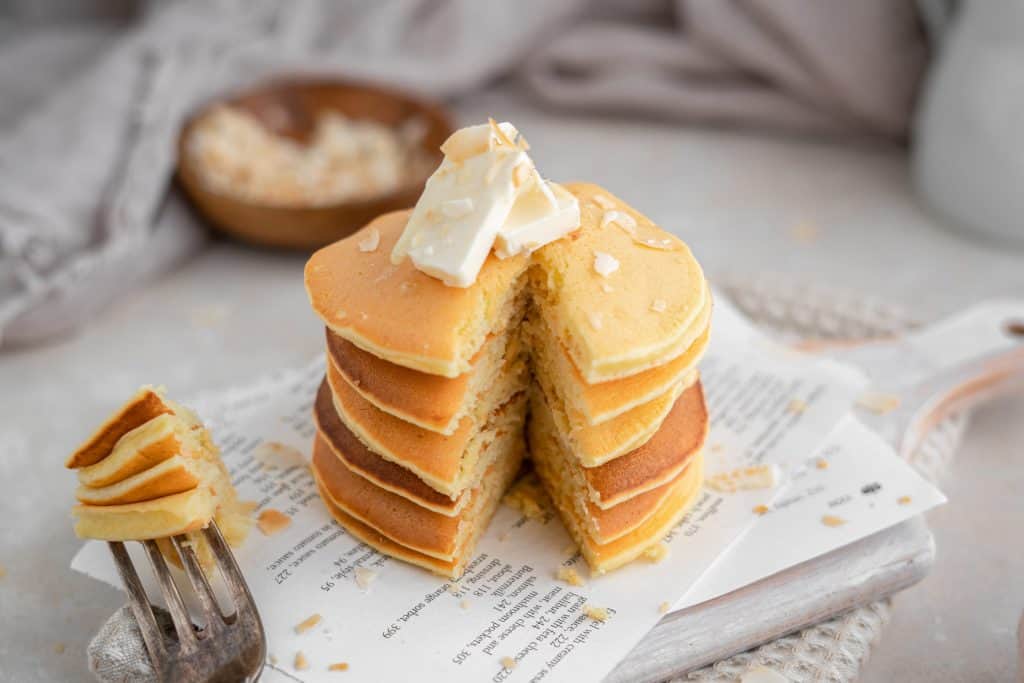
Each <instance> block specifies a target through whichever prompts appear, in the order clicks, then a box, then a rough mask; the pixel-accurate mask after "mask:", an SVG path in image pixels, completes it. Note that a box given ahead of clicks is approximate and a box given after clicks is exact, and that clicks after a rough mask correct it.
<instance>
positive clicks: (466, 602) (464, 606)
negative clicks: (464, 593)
mask: <svg viewBox="0 0 1024 683" xmlns="http://www.w3.org/2000/svg"><path fill="white" fill-rule="evenodd" d="M459 607H461V608H462V609H469V600H463V601H461V602H460V603H459Z"/></svg>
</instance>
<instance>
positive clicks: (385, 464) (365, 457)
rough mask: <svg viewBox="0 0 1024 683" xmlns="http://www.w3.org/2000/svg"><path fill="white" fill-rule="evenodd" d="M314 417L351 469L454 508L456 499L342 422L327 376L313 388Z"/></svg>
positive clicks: (440, 505)
mask: <svg viewBox="0 0 1024 683" xmlns="http://www.w3.org/2000/svg"><path fill="white" fill-rule="evenodd" d="M313 418H314V420H315V422H316V425H317V429H318V430H319V432H320V434H321V435H322V436H323V438H324V440H325V441H326V443H327V445H328V446H329V447H330V449H331V450H332V451H333V452H334V454H335V455H336V456H337V457H338V458H340V459H342V460H343V461H344V462H345V464H346V465H348V467H349V468H350V469H351V470H352V471H354V472H356V473H358V474H360V475H361V476H363V477H365V478H366V479H368V480H369V481H371V482H373V483H375V484H377V482H388V483H389V484H390V485H391V486H392V487H394V488H397V489H400V490H402V491H404V492H406V493H408V494H409V495H410V496H413V497H414V498H416V499H418V500H420V501H422V502H423V503H426V504H428V505H431V506H436V507H439V508H449V509H454V508H455V505H456V502H457V500H452V499H451V498H449V497H448V496H446V495H445V494H443V493H441V492H439V491H436V490H434V489H432V488H431V487H430V486H429V485H428V484H427V483H426V482H425V481H423V480H422V479H420V478H419V477H418V476H416V475H415V474H414V473H413V472H411V471H410V470H407V469H405V468H404V467H402V466H401V465H398V464H397V463H394V462H391V461H390V460H386V459H384V458H382V457H381V456H379V455H377V454H376V453H374V452H373V451H371V450H370V449H369V448H367V447H366V444H364V443H363V442H362V441H360V440H359V438H358V437H357V436H356V435H355V434H353V433H352V432H351V430H349V428H348V427H346V426H345V423H344V422H342V421H341V418H340V417H338V413H337V411H336V410H335V409H334V400H333V399H332V397H331V388H330V386H329V385H328V384H327V379H326V378H325V379H324V380H323V381H321V382H320V388H319V389H318V390H317V392H316V400H315V402H314V404H313ZM378 485H379V484H378Z"/></svg>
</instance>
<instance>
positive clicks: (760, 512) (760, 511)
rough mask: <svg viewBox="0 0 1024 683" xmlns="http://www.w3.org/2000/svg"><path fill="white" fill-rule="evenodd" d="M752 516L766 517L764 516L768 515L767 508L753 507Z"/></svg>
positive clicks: (765, 506)
mask: <svg viewBox="0 0 1024 683" xmlns="http://www.w3.org/2000/svg"><path fill="white" fill-rule="evenodd" d="M754 514H755V515H766V514H768V506H767V505H755V506H754Z"/></svg>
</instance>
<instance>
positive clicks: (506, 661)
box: [501, 657, 516, 671]
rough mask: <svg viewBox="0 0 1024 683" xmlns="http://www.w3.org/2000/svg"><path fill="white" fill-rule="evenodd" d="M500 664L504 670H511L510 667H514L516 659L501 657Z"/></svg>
mask: <svg viewBox="0 0 1024 683" xmlns="http://www.w3.org/2000/svg"><path fill="white" fill-rule="evenodd" d="M501 666H502V667H504V669H505V671H511V670H512V669H514V668H516V660H514V659H512V658H511V657H502V658H501Z"/></svg>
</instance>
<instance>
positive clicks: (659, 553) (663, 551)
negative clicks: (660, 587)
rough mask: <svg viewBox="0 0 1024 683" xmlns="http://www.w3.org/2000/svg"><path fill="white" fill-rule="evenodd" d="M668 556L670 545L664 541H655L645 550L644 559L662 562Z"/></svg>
mask: <svg viewBox="0 0 1024 683" xmlns="http://www.w3.org/2000/svg"><path fill="white" fill-rule="evenodd" d="M666 557H668V545H667V544H666V543H664V542H662V543H655V544H654V545H652V546H651V547H650V548H648V549H647V550H645V551H644V559H646V560H647V561H648V562H655V563H657V562H661V561H662V560H664V559H665V558H666Z"/></svg>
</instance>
